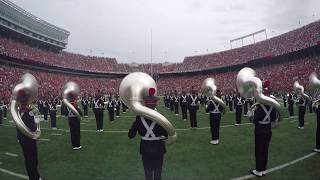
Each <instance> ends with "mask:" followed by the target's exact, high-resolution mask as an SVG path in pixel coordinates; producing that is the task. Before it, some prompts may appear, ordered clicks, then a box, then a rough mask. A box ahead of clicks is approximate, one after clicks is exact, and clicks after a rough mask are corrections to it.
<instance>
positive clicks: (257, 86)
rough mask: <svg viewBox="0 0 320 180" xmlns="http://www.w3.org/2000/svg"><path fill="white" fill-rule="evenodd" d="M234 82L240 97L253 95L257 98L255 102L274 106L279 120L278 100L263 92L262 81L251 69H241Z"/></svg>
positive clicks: (251, 96) (252, 107)
mask: <svg viewBox="0 0 320 180" xmlns="http://www.w3.org/2000/svg"><path fill="white" fill-rule="evenodd" d="M236 84H237V89H238V91H239V93H240V95H241V96H242V97H244V98H253V97H254V98H255V99H256V100H257V103H261V104H264V105H269V106H272V107H274V108H275V109H276V110H277V112H278V115H279V118H278V121H280V120H281V118H282V114H281V108H280V104H279V102H278V101H276V100H275V99H273V98H271V97H268V96H265V95H264V94H263V86H262V81H261V80H260V79H259V78H257V77H256V72H255V71H254V70H253V69H251V68H248V67H245V68H243V69H241V70H240V71H239V73H238V75H237V80H236ZM257 103H256V104H254V105H253V106H251V107H250V110H251V111H253V109H254V107H255V106H256V105H257ZM251 114H253V113H251Z"/></svg>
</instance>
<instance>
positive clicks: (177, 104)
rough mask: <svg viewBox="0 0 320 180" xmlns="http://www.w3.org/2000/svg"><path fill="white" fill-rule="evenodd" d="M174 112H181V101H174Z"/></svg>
mask: <svg viewBox="0 0 320 180" xmlns="http://www.w3.org/2000/svg"><path fill="white" fill-rule="evenodd" d="M174 113H175V114H179V103H174Z"/></svg>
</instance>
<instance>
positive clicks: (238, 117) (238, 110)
mask: <svg viewBox="0 0 320 180" xmlns="http://www.w3.org/2000/svg"><path fill="white" fill-rule="evenodd" d="M241 114H242V106H241V105H240V106H238V105H236V124H241Z"/></svg>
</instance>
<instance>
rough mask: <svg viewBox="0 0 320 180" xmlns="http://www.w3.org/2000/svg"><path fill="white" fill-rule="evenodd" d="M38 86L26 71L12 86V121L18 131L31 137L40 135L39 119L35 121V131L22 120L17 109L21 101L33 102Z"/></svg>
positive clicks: (27, 103) (35, 137) (25, 102)
mask: <svg viewBox="0 0 320 180" xmlns="http://www.w3.org/2000/svg"><path fill="white" fill-rule="evenodd" d="M38 87H39V85H38V82H37V80H36V78H35V77H34V76H33V75H31V74H29V73H27V74H24V75H23V76H22V77H21V82H20V83H19V84H17V85H16V86H15V87H14V89H13V91H12V96H11V104H10V113H11V115H12V118H13V121H14V122H15V124H16V126H17V128H18V129H19V131H20V132H21V133H23V134H24V135H26V136H27V137H29V138H31V139H37V138H39V137H40V134H41V131H40V121H35V123H36V126H37V128H36V131H34V132H33V131H31V130H30V129H29V128H28V127H27V126H26V125H25V124H24V122H23V121H22V119H21V116H20V113H19V109H20V106H21V103H24V104H25V105H30V104H32V103H33V101H34V100H35V99H36V97H37V95H38Z"/></svg>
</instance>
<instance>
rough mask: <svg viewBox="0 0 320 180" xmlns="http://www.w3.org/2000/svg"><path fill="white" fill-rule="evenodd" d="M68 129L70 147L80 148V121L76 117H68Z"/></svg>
mask: <svg viewBox="0 0 320 180" xmlns="http://www.w3.org/2000/svg"><path fill="white" fill-rule="evenodd" d="M68 121H69V127H70V136H71V144H72V147H79V146H80V121H79V120H78V118H77V117H69V118H68Z"/></svg>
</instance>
